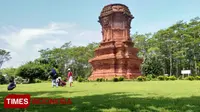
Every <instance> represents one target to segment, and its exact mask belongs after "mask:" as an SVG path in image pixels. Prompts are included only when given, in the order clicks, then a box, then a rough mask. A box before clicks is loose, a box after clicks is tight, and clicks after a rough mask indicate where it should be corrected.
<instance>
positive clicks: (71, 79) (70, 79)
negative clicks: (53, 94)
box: [68, 68, 73, 87]
mask: <svg viewBox="0 0 200 112" xmlns="http://www.w3.org/2000/svg"><path fill="white" fill-rule="evenodd" d="M72 75H73V74H72V72H71V70H70V68H69V69H68V81H69V83H70V87H72V83H73V77H72Z"/></svg>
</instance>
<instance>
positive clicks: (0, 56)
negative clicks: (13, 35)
mask: <svg viewBox="0 0 200 112" xmlns="http://www.w3.org/2000/svg"><path fill="white" fill-rule="evenodd" d="M10 59H11V56H10V52H8V51H6V50H4V49H0V68H1V66H2V65H3V63H4V62H6V61H8V60H10Z"/></svg>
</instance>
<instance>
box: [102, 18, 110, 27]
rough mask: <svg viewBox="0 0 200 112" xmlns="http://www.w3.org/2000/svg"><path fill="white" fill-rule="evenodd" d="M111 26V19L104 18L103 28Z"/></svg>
mask: <svg viewBox="0 0 200 112" xmlns="http://www.w3.org/2000/svg"><path fill="white" fill-rule="evenodd" d="M107 25H109V17H104V18H103V26H107Z"/></svg>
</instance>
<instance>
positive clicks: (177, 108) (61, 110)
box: [0, 91, 200, 112]
mask: <svg viewBox="0 0 200 112" xmlns="http://www.w3.org/2000/svg"><path fill="white" fill-rule="evenodd" d="M59 92H63V91H57V92H52V91H50V92H48V93H49V94H54V95H55V96H56V94H57V93H59ZM75 92H76V91H75ZM77 92H78V91H77ZM42 93H43V92H42ZM6 94H7V93H0V95H4V96H6ZM30 94H31V95H32V96H37V95H38V94H41V93H38V92H31V93H30ZM130 96H131V97H130ZM51 98H52V97H51ZM65 98H66V99H67V98H69V97H68V96H66V97H65ZM71 101H72V103H73V104H72V105H30V107H29V108H28V109H26V110H23V109H0V110H1V111H2V112H101V111H109V112H110V111H112V112H116V111H123V112H172V111H173V112H186V111H188V112H200V97H199V96H198V97H197V96H194V97H188V98H176V99H172V98H164V97H154V98H150V97H142V96H141V95H139V94H134V93H110V94H102V95H93V96H82V97H73V98H71ZM2 102H3V100H1V104H0V106H1V107H3V103H2Z"/></svg>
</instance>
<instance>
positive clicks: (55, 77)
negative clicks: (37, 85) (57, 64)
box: [50, 68, 58, 87]
mask: <svg viewBox="0 0 200 112" xmlns="http://www.w3.org/2000/svg"><path fill="white" fill-rule="evenodd" d="M50 75H51V79H52V87H54V85H56V87H58V83H57V82H56V79H57V73H56V70H55V69H54V68H52V70H51V73H50Z"/></svg>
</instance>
